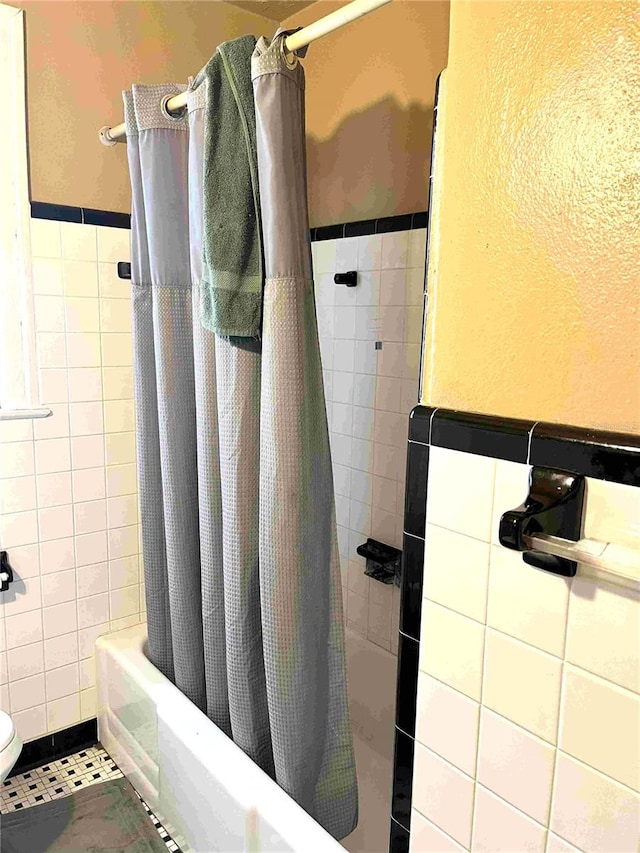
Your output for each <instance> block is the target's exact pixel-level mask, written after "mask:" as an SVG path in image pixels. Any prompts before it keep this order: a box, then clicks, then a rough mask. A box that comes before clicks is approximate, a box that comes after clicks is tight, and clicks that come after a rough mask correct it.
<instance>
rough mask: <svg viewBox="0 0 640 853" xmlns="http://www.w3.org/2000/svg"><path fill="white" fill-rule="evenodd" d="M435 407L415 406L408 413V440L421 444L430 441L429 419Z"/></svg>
mask: <svg viewBox="0 0 640 853" xmlns="http://www.w3.org/2000/svg"><path fill="white" fill-rule="evenodd" d="M435 411H436V409H432V408H430V407H429V406H415V407H414V408H413V409H412V410H411V414H410V415H409V441H419V442H420V443H421V444H429V443H430V442H431V419H432V417H433V413H434V412H435Z"/></svg>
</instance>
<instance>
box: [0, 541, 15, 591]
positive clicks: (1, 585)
mask: <svg viewBox="0 0 640 853" xmlns="http://www.w3.org/2000/svg"><path fill="white" fill-rule="evenodd" d="M12 581H13V569H12V568H11V566H10V565H9V555H8V554H7V552H6V551H0V592H6V591H7V590H8V589H9V584H10V583H11V582H12Z"/></svg>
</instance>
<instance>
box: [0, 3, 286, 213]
mask: <svg viewBox="0 0 640 853" xmlns="http://www.w3.org/2000/svg"><path fill="white" fill-rule="evenodd" d="M10 2H11V3H12V5H14V6H19V7H20V8H23V9H25V14H26V34H27V84H28V122H29V157H30V177H31V197H32V198H33V199H35V200H37V201H46V202H51V203H55V204H71V205H76V206H82V207H94V208H99V209H102V210H120V211H128V210H129V209H130V200H129V197H130V192H129V172H128V168H127V155H126V148H125V146H124V145H117V146H116V147H114V148H105V147H104V146H103V145H101V144H100V143H99V141H98V130H99V129H100V127H101V126H102V125H105V124H118V123H119V122H120V121H122V97H121V91H122V89H126V88H128V87H129V86H130V85H131V84H132V83H134V82H135V83H159V82H163V81H175V82H185V83H186V81H187V78H188V76H189V75H194V74H196V73H197V71H198V70H199V69H200V68H201V67H202V66H203V65H204V64H205V63H206V62H207V60H208V59H209V57H210V56H211V54H212V53H213V51H214V50H215V48H216V45H218V44H219V43H220V42H221V41H224V40H225V39H229V38H236V37H237V36H240V35H243V34H245V33H248V32H253V33H254V34H255V35H271V34H272V33H273V32H274V30H275V24H274V22H273V21H270V20H267V19H266V18H262V17H260V16H258V15H253V14H251V13H249V12H244V11H242V10H240V9H237V8H236V7H234V6H230V5H228V4H227V3H222V2H216V0H209V2H204V0H203V2H158V0H144V2H123V1H122V0H101V2H91V0H74V2H69V0H10Z"/></svg>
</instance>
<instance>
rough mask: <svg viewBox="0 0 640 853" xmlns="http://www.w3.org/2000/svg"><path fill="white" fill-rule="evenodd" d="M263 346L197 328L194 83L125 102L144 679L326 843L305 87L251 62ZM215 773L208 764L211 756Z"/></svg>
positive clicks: (198, 103)
mask: <svg viewBox="0 0 640 853" xmlns="http://www.w3.org/2000/svg"><path fill="white" fill-rule="evenodd" d="M252 77H253V86H254V94H255V106H256V131H257V146H258V171H259V180H260V187H261V195H262V201H261V215H262V223H263V241H264V264H265V273H266V280H265V290H264V304H263V330H262V338H261V341H256V340H250V339H238V338H236V339H234V338H222V337H217V336H215V335H213V334H212V333H211V332H209V331H207V330H205V329H203V328H202V326H201V324H200V321H199V310H200V292H199V283H200V275H201V269H202V201H203V188H202V180H203V139H204V133H205V132H206V130H205V127H204V103H205V91H204V84H200V85H199V86H197V87H193V88H192V89H191V91H190V94H189V103H188V106H187V109H186V111H185V114H184V115H183V116H181V117H180V118H177V119H176V118H173V117H171V116H170V115H169V114H168V113H167V112H166V110H165V109H164V107H163V106H162V105H163V104H164V102H165V101H166V100H167V99H168V98H169V97H171V96H173V95H174V94H176V93H178V92H180V91H183V90H184V88H185V87H184V86H183V85H172V84H166V85H161V86H134V87H133V89H132V91H131V92H125V93H124V102H125V120H126V127H127V139H128V146H127V148H128V158H129V169H130V175H131V184H132V195H133V202H132V300H133V333H134V368H135V396H136V408H137V439H138V467H139V481H140V501H141V523H142V550H143V559H144V576H145V584H146V600H147V622H148V636H149V640H148V653H149V656H150V658H151V660H152V661H153V663H154V664H155V665H156V666H157V667H158V668H159V669H160V670H161V671H162V672H163V673H164V674H165V675H167V676H168V677H169V678H170V679H171V680H172V681H174V682H175V684H176V685H177V686H178V687H179V688H180V689H181V690H182V691H183V692H184V693H185V694H186V695H187V696H188V697H189V698H190V699H191V700H192V701H193V702H194V703H195V704H196V705H198V707H199V708H201V709H202V710H203V711H204V712H205V713H206V714H207V715H208V716H209V717H210V719H211V720H213V721H214V722H215V723H216V725H218V726H219V727H220V728H221V729H222V730H223V731H224V732H225V733H227V734H228V735H229V736H230V737H232V738H233V740H234V741H235V742H236V743H237V745H238V746H239V747H241V748H242V749H243V750H244V751H245V752H246V753H247V754H248V755H249V756H250V757H251V758H252V759H253V760H254V761H255V762H256V763H257V764H258V765H259V766H260V767H262V768H263V769H264V770H265V771H266V772H267V773H269V774H270V775H271V776H272V777H273V778H274V779H275V780H276V781H277V782H278V783H279V784H280V785H281V787H283V788H284V789H285V790H286V791H287V792H288V793H289V794H290V795H291V796H292V797H293V798H294V799H295V800H297V802H298V803H300V805H301V806H302V807H303V808H304V809H306V810H307V811H308V812H309V813H310V814H311V815H312V816H313V817H314V818H315V819H316V820H317V821H318V822H319V823H320V824H322V825H323V826H324V827H325V828H326V829H327V830H328V831H329V832H330V833H332V835H334V837H336V838H343V837H344V836H345V835H347V834H348V833H349V832H351V831H352V829H353V828H354V827H355V825H356V823H357V787H356V777H355V765H354V757H353V750H352V744H351V732H350V727H349V716H348V707H347V698H346V685H345V666H344V633H343V625H342V602H341V589H340V568H339V558H338V551H337V542H336V526H335V513H334V505H333V484H332V471H331V460H330V451H329V443H328V430H327V423H326V414H325V403H324V393H323V388H322V373H321V364H320V355H319V345H318V338H317V327H316V317H315V305H314V297H313V283H312V272H311V258H310V251H309V243H308V221H307V198H306V161H305V147H304V146H305V142H304V73H303V70H302V67H301V66H300V65H299V63H298V62H297V61H295V60H294V61H293V62H289V61H288V60H287V58H286V56H285V54H284V51H282V49H281V38H280V37H278V36H277V37H276V38H275V39H274V41H273V43H272V44H271V45H269V43H268V42H267V41H266V40H265V39H260V41H259V42H258V44H257V46H256V51H255V53H254V56H253V60H252ZM212 759H213V760H215V757H212Z"/></svg>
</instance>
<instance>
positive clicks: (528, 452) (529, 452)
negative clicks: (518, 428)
mask: <svg viewBox="0 0 640 853" xmlns="http://www.w3.org/2000/svg"><path fill="white" fill-rule="evenodd" d="M539 423H540V421H536V422H535V423H534V424H533V426H532V427H531V429H530V430H529V440H528V441H527V465H530V464H531V462H530V459H531V441H532V439H533V431H534V429H535V428H536V427H537V426H538V424H539Z"/></svg>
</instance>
